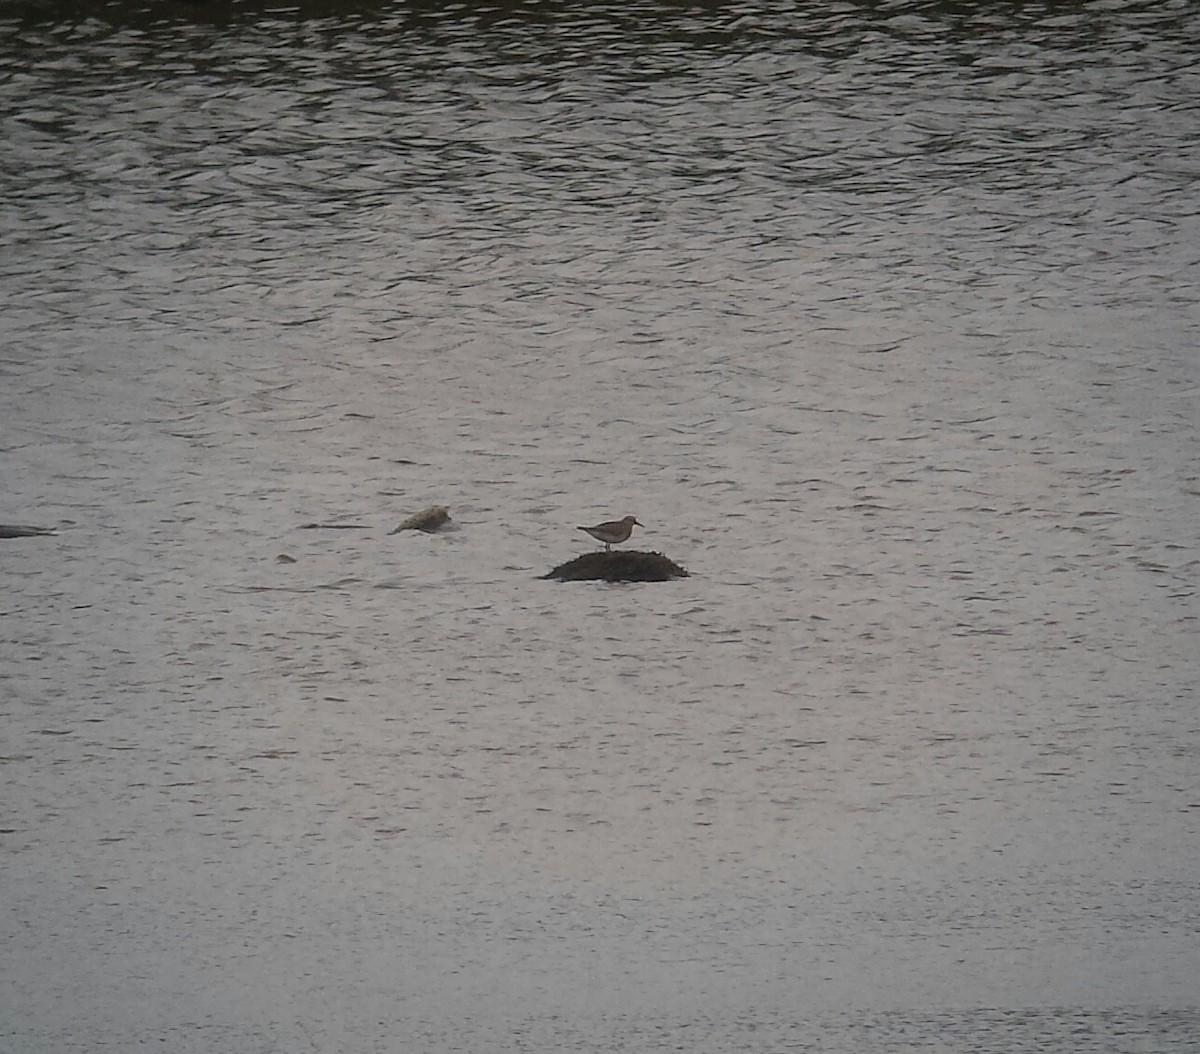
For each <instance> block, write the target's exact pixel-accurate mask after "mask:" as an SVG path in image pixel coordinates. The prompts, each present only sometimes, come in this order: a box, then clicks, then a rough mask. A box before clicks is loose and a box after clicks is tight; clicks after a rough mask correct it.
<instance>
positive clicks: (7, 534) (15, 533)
mask: <svg viewBox="0 0 1200 1054" xmlns="http://www.w3.org/2000/svg"><path fill="white" fill-rule="evenodd" d="M54 533H55V531H54V528H53V527H31V526H30V525H28V524H23V523H0V538H37V537H40V536H41V535H43V534H54Z"/></svg>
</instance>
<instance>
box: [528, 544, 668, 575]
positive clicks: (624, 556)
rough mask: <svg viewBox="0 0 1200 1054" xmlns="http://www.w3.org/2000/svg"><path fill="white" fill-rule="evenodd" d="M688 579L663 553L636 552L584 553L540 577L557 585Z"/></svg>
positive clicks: (631, 550) (632, 550)
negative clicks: (556, 582) (562, 583)
mask: <svg viewBox="0 0 1200 1054" xmlns="http://www.w3.org/2000/svg"><path fill="white" fill-rule="evenodd" d="M687 577H688V573H687V571H686V570H685V569H684V568H682V567H680V566H679V565H678V564H677V563H675V561H674V560H669V559H668V558H667V557H665V556H663V554H662V553H643V552H638V551H637V550H636V549H626V550H621V551H620V552H617V551H614V552H598V553H585V554H584V555H583V556H577V557H575V559H574V560H568V561H567V562H566V563H565V564H559V565H558V567H556V568H555V569H554V570H553V571H551V572H550V573H549V574H545V575H542V578H553V579H555V580H556V581H558V582H587V581H597V580H598V581H602V582H669V581H670V580H671V579H672V578H687Z"/></svg>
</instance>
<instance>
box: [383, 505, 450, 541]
mask: <svg viewBox="0 0 1200 1054" xmlns="http://www.w3.org/2000/svg"><path fill="white" fill-rule="evenodd" d="M449 522H450V513H449V512H448V511H447V509H446V507H445V506H444V505H430V506H429V508H427V509H422V510H421V511H420V512H418V513H416V514H415V515H413V516H410V517H409V518H408V519H407V520H405V521H404V522H403V523H402V524H400V526H399V527H397V528H396V529H395V530H394V531H388V534H399V533H400V532H401V531H425V532H426V533H428V534H432V533H433V532H434V531H436V530H438V528H440V527H444V526H445V525H446V524H447V523H449Z"/></svg>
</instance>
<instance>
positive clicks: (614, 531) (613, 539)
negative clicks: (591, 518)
mask: <svg viewBox="0 0 1200 1054" xmlns="http://www.w3.org/2000/svg"><path fill="white" fill-rule="evenodd" d="M634 524H637V526H638V527H643V526H645V524H642V523H638V519H637V517H636V516H626V517H625V519H623V520H609V521H608V523H598V524H596V526H595V527H579V528H576V529H577V530H580V531H587V533H588V534H590V535H591V536H592V537H593V538H595V539H596V541H598V542H603V543H604V551H605V552H611V551H612V547H613V546H614V545H616V544H617V543H618V542H623V541H625V540H626V539H627V538H628V537H629V536H630V535H631V534H632V533H633V527H634Z"/></svg>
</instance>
